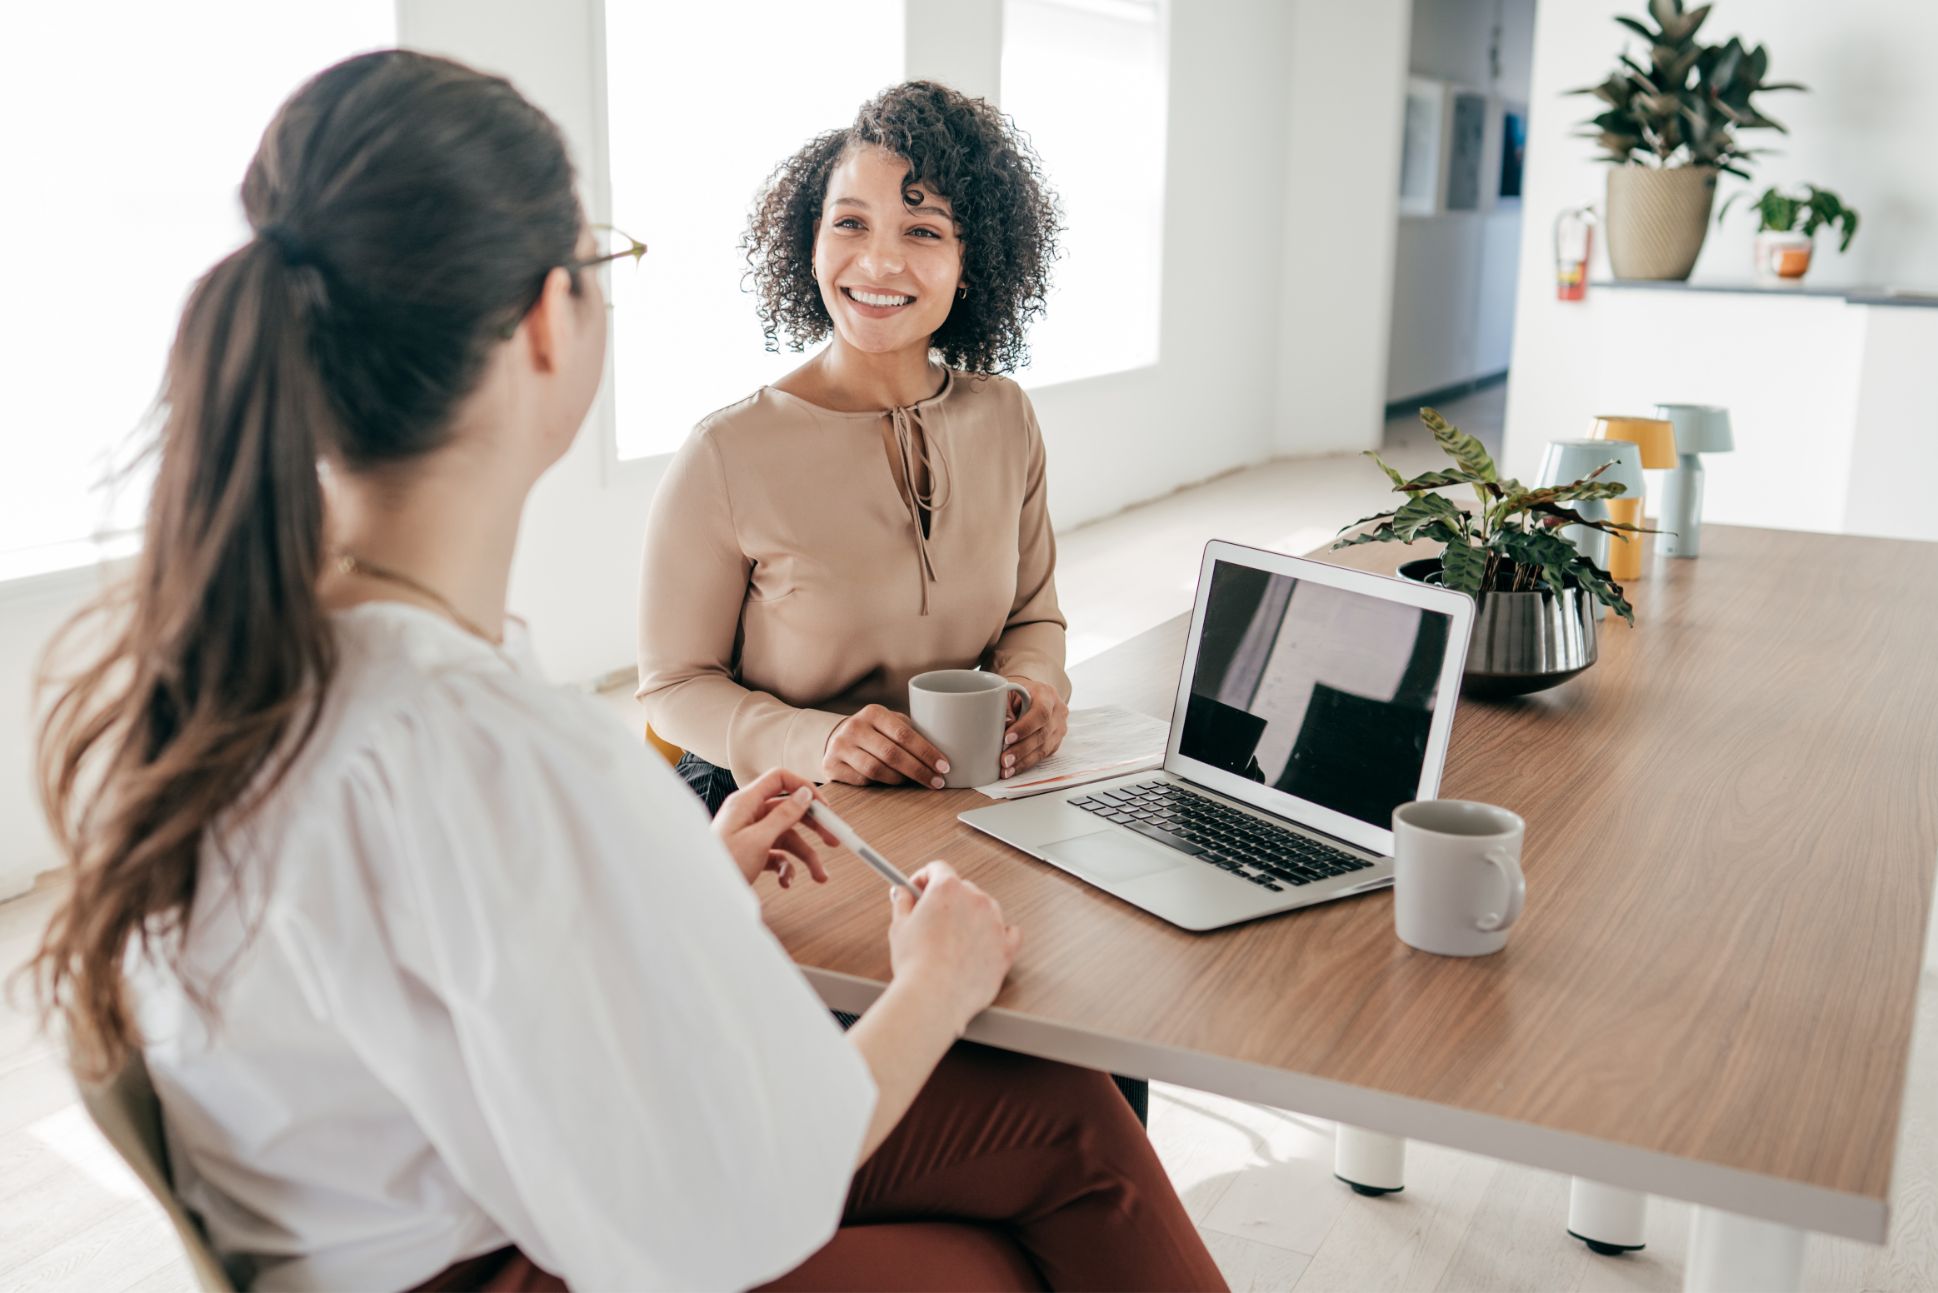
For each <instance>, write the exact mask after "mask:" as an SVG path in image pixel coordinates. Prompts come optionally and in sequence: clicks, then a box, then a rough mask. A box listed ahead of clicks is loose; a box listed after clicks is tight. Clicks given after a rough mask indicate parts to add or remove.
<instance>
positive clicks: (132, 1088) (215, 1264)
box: [75, 1055, 235, 1293]
mask: <svg viewBox="0 0 1938 1293" xmlns="http://www.w3.org/2000/svg"><path fill="white" fill-rule="evenodd" d="M75 1085H76V1086H78V1087H79V1088H80V1090H81V1103H82V1105H84V1106H85V1107H86V1109H87V1112H88V1116H89V1117H90V1118H92V1119H94V1125H95V1126H97V1127H99V1128H100V1129H101V1134H102V1135H103V1136H106V1137H107V1138H108V1143H109V1144H110V1145H112V1146H114V1149H115V1152H116V1153H118V1154H120V1155H121V1157H122V1158H123V1159H124V1160H125V1161H126V1162H127V1164H128V1166H129V1167H131V1168H133V1169H134V1173H135V1175H136V1176H138V1177H140V1178H141V1183H142V1184H143V1185H145V1186H147V1187H148V1192H149V1193H150V1194H152V1195H154V1196H155V1201H156V1202H157V1203H159V1204H161V1206H162V1211H163V1212H166V1213H167V1214H168V1219H169V1221H170V1222H171V1223H173V1224H174V1227H175V1237H176V1238H178V1239H180V1240H181V1242H182V1251H183V1252H184V1253H186V1254H187V1256H188V1264H189V1269H190V1270H192V1271H194V1272H195V1282H196V1284H197V1285H198V1286H199V1287H201V1288H202V1289H203V1290H204V1291H205V1293H232V1290H233V1289H234V1288H235V1285H234V1284H233V1283H231V1282H230V1280H229V1275H228V1272H227V1271H225V1270H223V1269H222V1262H221V1260H220V1259H218V1258H217V1257H216V1255H215V1250H214V1249H213V1248H211V1247H210V1246H209V1239H208V1236H207V1235H205V1234H203V1233H202V1224H201V1222H199V1221H197V1220H196V1219H195V1218H194V1217H193V1216H191V1215H190V1214H189V1211H188V1209H186V1208H184V1207H183V1206H182V1202H181V1200H180V1199H178V1198H176V1197H175V1186H174V1182H173V1179H172V1178H171V1177H170V1176H169V1172H168V1146H167V1143H166V1142H165V1141H164V1140H163V1139H162V1124H161V1101H159V1100H158V1099H156V1098H155V1088H154V1087H153V1086H151V1085H150V1084H149V1081H148V1065H147V1064H146V1063H144V1062H143V1061H142V1058H141V1056H140V1055H136V1056H134V1057H133V1058H132V1059H130V1060H129V1061H128V1062H127V1063H126V1064H124V1065H122V1066H121V1071H120V1072H118V1073H116V1074H115V1075H114V1076H113V1077H111V1078H109V1079H108V1080H107V1081H106V1082H102V1083H100V1084H98V1085H95V1084H91V1083H87V1082H83V1081H81V1080H80V1078H79V1077H78V1076H77V1077H76V1078H75Z"/></svg>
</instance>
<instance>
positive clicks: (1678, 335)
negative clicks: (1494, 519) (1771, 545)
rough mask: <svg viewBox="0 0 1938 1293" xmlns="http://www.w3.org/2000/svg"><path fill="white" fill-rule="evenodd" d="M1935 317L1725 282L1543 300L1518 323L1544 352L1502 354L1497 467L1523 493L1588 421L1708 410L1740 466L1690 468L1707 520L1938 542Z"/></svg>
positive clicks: (1619, 286)
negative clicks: (1510, 357) (1501, 438)
mask: <svg viewBox="0 0 1938 1293" xmlns="http://www.w3.org/2000/svg"><path fill="white" fill-rule="evenodd" d="M1934 307H1938V298H1933V297H1931V296H1922V295H1921V296H1909V295H1906V296H1896V295H1892V294H1890V293H1887V292H1884V291H1882V290H1879V289H1869V288H1816V287H1806V288H1805V289H1803V290H1797V289H1794V288H1764V287H1757V286H1753V285H1750V284H1727V283H1693V284H1682V283H1673V284H1665V283H1648V284H1643V283H1594V284H1591V285H1590V287H1589V290H1588V298H1587V299H1586V300H1585V301H1580V302H1563V301H1554V300H1552V299H1550V300H1549V301H1548V302H1546V303H1545V308H1543V309H1541V310H1539V311H1538V312H1537V311H1527V312H1526V313H1525V314H1524V315H1523V317H1522V318H1521V320H1520V321H1519V328H1520V329H1530V328H1532V329H1539V330H1540V331H1541V336H1540V338H1539V340H1540V344H1539V345H1523V344H1519V343H1518V342H1517V345H1516V347H1515V364H1514V368H1513V371H1512V373H1511V377H1510V384H1509V388H1508V403H1507V432H1506V449H1505V453H1504V458H1505V460H1506V462H1505V468H1506V470H1507V471H1508V472H1509V473H1510V474H1512V475H1515V476H1519V477H1521V478H1522V479H1528V478H1530V477H1532V475H1533V474H1534V472H1535V470H1536V468H1537V467H1538V466H1539V464H1540V461H1541V453H1542V450H1543V449H1544V447H1545V446H1546V444H1547V442H1548V441H1549V440H1551V439H1559V438H1564V437H1575V436H1583V435H1587V434H1588V433H1589V429H1590V426H1591V425H1592V423H1593V421H1594V419H1595V417H1596V415H1597V414H1603V413H1608V414H1640V415H1644V416H1646V415H1648V414H1649V413H1650V411H1651V410H1652V409H1653V407H1654V406H1655V405H1656V404H1658V403H1689V404H1721V405H1723V406H1725V407H1727V408H1728V409H1729V410H1730V417H1731V420H1732V423H1733V425H1734V429H1735V438H1736V450H1735V452H1733V453H1727V454H1711V455H1705V457H1704V459H1703V465H1704V468H1705V469H1706V471H1707V473H1708V481H1707V486H1706V490H1705V502H1704V506H1703V519H1704V520H1706V521H1714V522H1720V523H1727V524H1734V525H1758V526H1770V527H1775V528H1780V529H1799V530H1823V531H1831V532H1836V533H1847V534H1875V535H1886V536H1891V537H1898V538H1915V539H1931V540H1938V505H1934V502H1933V487H1932V486H1933V482H1934V481H1938V389H1934V388H1935V387H1938V383H1935V382H1934V378H1938V308H1934ZM1523 340H1531V339H1529V338H1523ZM1655 484H1656V482H1654V481H1651V486H1652V490H1651V492H1652V493H1653V487H1654V486H1655ZM1650 510H1651V511H1653V510H1654V509H1653V508H1651V509H1650Z"/></svg>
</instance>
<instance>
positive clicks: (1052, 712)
mask: <svg viewBox="0 0 1938 1293" xmlns="http://www.w3.org/2000/svg"><path fill="white" fill-rule="evenodd" d="M1009 680H1010V681H1011V682H1014V683H1020V684H1021V685H1022V686H1024V687H1026V688H1028V689H1029V693H1030V704H1029V707H1028V708H1027V709H1025V710H1024V711H1023V713H1022V714H1020V715H1019V714H1017V713H1016V708H1017V706H1018V704H1020V701H1018V700H1017V699H1016V698H1015V696H1014V693H1012V694H1011V700H1010V706H1009V709H1010V718H1009V725H1008V727H1007V728H1006V729H1005V730H1004V732H1003V775H1004V776H1005V777H1013V776H1015V775H1016V774H1017V773H1019V772H1027V771H1029V770H1030V769H1031V768H1033V767H1035V766H1036V765H1037V764H1039V763H1041V762H1043V760H1045V759H1047V758H1049V757H1050V756H1051V755H1052V754H1055V753H1056V752H1057V751H1058V750H1059V749H1061V748H1062V746H1063V738H1064V737H1065V736H1066V735H1067V734H1068V733H1069V731H1070V706H1069V705H1068V704H1067V703H1066V702H1065V701H1064V699H1063V697H1062V696H1061V695H1060V694H1058V692H1057V689H1056V688H1055V687H1052V686H1051V685H1050V684H1049V683H1047V682H1039V681H1037V680H1036V679H1035V678H1025V677H1023V676H1021V675H1020V674H1011V675H1010V676H1009Z"/></svg>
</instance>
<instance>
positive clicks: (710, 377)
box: [606, 0, 905, 458]
mask: <svg viewBox="0 0 1938 1293" xmlns="http://www.w3.org/2000/svg"><path fill="white" fill-rule="evenodd" d="M837 12H838V17H836V16H835V15H836V14H837ZM702 51H706V52H705V53H702ZM904 58H905V55H904V52H903V19H902V2H901V0H851V2H850V3H847V4H844V5H842V6H840V8H839V10H838V11H837V10H834V9H830V8H829V7H827V6H823V5H807V4H801V3H799V0H733V2H732V3H726V2H722V3H717V4H688V5H648V4H642V3H613V4H609V5H607V6H606V113H607V121H606V137H607V140H608V141H609V143H608V153H609V156H610V161H609V167H610V173H611V180H612V219H613V222H614V223H615V224H617V225H618V226H619V227H620V228H622V229H624V230H626V232H628V233H630V234H632V235H633V236H634V237H636V238H639V239H641V240H642V241H644V242H645V243H647V244H648V245H649V246H651V247H652V249H653V250H652V253H651V254H650V255H648V256H647V257H646V259H645V260H644V261H643V262H641V264H640V267H639V270H638V272H637V273H632V272H623V271H622V272H621V273H618V274H616V275H614V282H613V316H612V343H611V344H612V360H613V401H614V412H615V418H616V426H617V440H618V451H619V456H620V457H621V458H642V457H649V456H652V455H655V454H667V453H672V452H673V451H674V450H675V449H677V448H679V446H680V442H681V441H682V440H684V439H685V438H686V435H687V432H688V431H690V430H691V429H692V427H693V424H694V423H695V422H698V421H699V420H700V419H701V418H703V417H705V416H706V415H707V414H708V413H711V412H712V411H713V410H715V409H717V408H721V407H723V406H724V405H727V404H731V403H733V402H735V401H736V400H739V399H742V398H744V397H746V396H748V395H751V394H752V393H753V392H754V391H755V390H756V389H757V388H758V387H760V386H762V385H763V384H765V383H768V382H772V381H774V380H775V379H776V378H778V377H780V376H781V375H782V374H784V373H786V372H787V371H789V370H790V369H792V368H795V367H797V366H798V365H799V364H800V363H801V362H802V356H801V355H798V354H795V353H793V352H792V351H783V352H782V353H781V354H778V355H773V354H769V353H767V352H766V350H765V349H764V346H765V341H764V339H763V338H762V336H761V331H760V321H759V319H757V318H756V317H755V315H754V298H753V296H752V295H751V294H750V293H749V292H748V291H747V290H745V289H744V288H743V282H742V280H743V279H744V278H745V277H746V274H747V261H746V257H745V255H744V254H743V253H742V252H741V251H740V249H739V244H740V237H741V234H742V232H743V231H744V230H745V228H746V225H747V217H748V213H749V210H750V209H751V207H752V205H753V201H754V196H755V194H756V193H758V191H759V189H760V186H761V183H762V181H764V180H765V179H766V178H767V175H768V174H769V172H771V171H772V170H773V169H774V167H775V166H776V165H777V164H778V163H779V162H780V161H781V160H782V159H784V158H786V157H787V156H789V155H790V154H792V153H793V152H794V151H795V150H796V149H798V148H799V147H800V146H801V145H802V144H805V143H806V142H807V141H808V140H809V139H810V138H812V137H813V136H815V135H817V134H820V133H821V132H822V131H826V130H835V129H839V128H841V127H843V126H846V125H848V124H849V123H850V122H852V121H853V120H854V118H855V110H856V109H858V108H859V107H860V106H861V105H862V104H863V103H864V102H866V101H867V100H868V99H870V98H872V97H873V96H874V95H875V94H876V93H878V92H879V91H881V90H883V89H885V88H887V87H888V86H890V85H893V84H895V83H896V82H898V81H900V80H901V79H902V68H903V66H904ZM782 340H783V342H785V338H783V339H782Z"/></svg>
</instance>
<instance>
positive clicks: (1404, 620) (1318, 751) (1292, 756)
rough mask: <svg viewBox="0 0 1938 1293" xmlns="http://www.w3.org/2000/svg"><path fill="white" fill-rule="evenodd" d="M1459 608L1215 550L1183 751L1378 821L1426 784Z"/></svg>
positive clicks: (1386, 824) (1384, 822) (1386, 821)
mask: <svg viewBox="0 0 1938 1293" xmlns="http://www.w3.org/2000/svg"><path fill="white" fill-rule="evenodd" d="M1452 629H1453V620H1452V617H1451V616H1450V615H1447V614H1444V613H1442V612H1439V611H1434V610H1429V609H1426V608H1423V607H1419V606H1410V605H1407V604H1405V603H1403V602H1396V601H1391V600H1388V599H1386V598H1382V597H1374V596H1371V595H1368V594H1365V593H1358V592H1353V591H1350V590H1348V589H1344V588H1336V587H1333V586H1331V585H1329V584H1322V583H1317V582H1314V581H1313V580H1301V579H1297V578H1294V577H1293V576H1290V575H1283V574H1277V573H1274V572H1272V571H1268V570H1257V569H1254V568H1252V567H1250V566H1242V565H1236V564H1234V563H1232V562H1229V561H1214V562H1212V569H1211V582H1210V589H1209V591H1208V592H1207V594H1206V602H1205V614H1204V627H1203V630H1202V632H1201V634H1200V637H1199V641H1198V659H1197V666H1196V668H1195V669H1194V670H1193V671H1192V675H1191V689H1190V694H1189V696H1188V698H1187V699H1186V702H1185V715H1184V727H1183V731H1182V733H1181V734H1180V735H1179V738H1178V747H1177V749H1178V753H1179V754H1180V755H1183V756H1184V757H1186V758H1189V759H1195V760H1197V761H1199V762H1200V763H1204V764H1208V765H1209V766H1211V767H1213V768H1217V769H1220V770H1221V771H1225V772H1229V773H1231V774H1233V775H1234V776H1239V777H1243V778H1245V779H1246V780H1249V781H1255V782H1258V783H1260V784H1262V785H1265V786H1269V787H1270V788H1272V789H1274V790H1279V791H1283V792H1285V793H1286V794H1290V795H1296V796H1297V797H1299V798H1300V799H1303V800H1306V801H1308V802H1310V803H1314V804H1318V805H1320V806H1321V807H1324V808H1329V809H1331V810H1333V811H1334V812H1337V813H1341V814H1343V815H1345V816H1347V817H1351V818H1353V819H1355V820H1357V821H1361V822H1365V823H1366V824H1368V825H1370V826H1374V827H1377V828H1379V829H1381V830H1386V829H1389V828H1390V827H1391V825H1392V820H1393V810H1394V809H1395V808H1397V807H1398V806H1399V805H1401V804H1403V803H1406V802H1407V801H1409V800H1411V799H1414V798H1416V797H1417V796H1418V793H1419V790H1420V776H1421V770H1422V768H1423V766H1424V764H1425V762H1426V758H1427V742H1428V734H1429V731H1430V729H1431V728H1432V725H1433V714H1434V707H1435V705H1436V703H1438V702H1439V700H1440V697H1439V696H1438V694H1437V693H1438V690H1439V687H1438V684H1439V679H1440V674H1441V668H1442V664H1443V662H1444V660H1445V658H1446V647H1447V637H1448V634H1449V633H1450V632H1451V631H1452Z"/></svg>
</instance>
